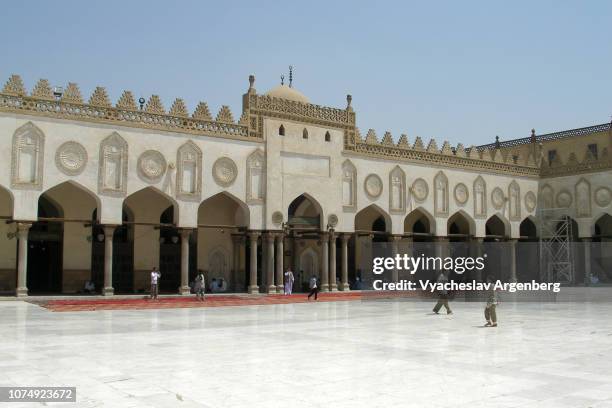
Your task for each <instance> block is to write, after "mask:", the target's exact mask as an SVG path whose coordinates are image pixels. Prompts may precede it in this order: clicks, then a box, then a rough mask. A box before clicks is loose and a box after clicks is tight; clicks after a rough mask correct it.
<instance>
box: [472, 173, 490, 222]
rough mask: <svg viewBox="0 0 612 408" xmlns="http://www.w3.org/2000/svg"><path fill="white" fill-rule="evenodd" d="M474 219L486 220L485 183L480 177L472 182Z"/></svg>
mask: <svg viewBox="0 0 612 408" xmlns="http://www.w3.org/2000/svg"><path fill="white" fill-rule="evenodd" d="M474 217H475V218H483V219H484V218H487V183H486V182H485V181H484V179H483V178H482V177H481V176H478V177H476V180H474Z"/></svg>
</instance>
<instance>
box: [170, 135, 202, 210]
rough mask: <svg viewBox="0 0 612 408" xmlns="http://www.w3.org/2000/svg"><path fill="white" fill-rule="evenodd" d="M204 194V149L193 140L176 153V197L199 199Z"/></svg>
mask: <svg viewBox="0 0 612 408" xmlns="http://www.w3.org/2000/svg"><path fill="white" fill-rule="evenodd" d="M201 195H202V150H200V148H199V147H198V146H197V145H196V144H195V143H194V142H192V141H191V140H190V141H188V142H186V143H185V144H183V145H182V146H181V147H179V149H178V151H177V154H176V197H177V198H178V199H181V200H185V201H196V200H199V199H200V197H201Z"/></svg>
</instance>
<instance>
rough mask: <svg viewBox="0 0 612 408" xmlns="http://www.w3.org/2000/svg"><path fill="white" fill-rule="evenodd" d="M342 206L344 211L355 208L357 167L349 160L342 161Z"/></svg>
mask: <svg viewBox="0 0 612 408" xmlns="http://www.w3.org/2000/svg"><path fill="white" fill-rule="evenodd" d="M342 208H343V210H344V211H355V209H356V208H357V169H356V168H355V166H354V165H353V163H351V161H350V160H346V161H345V162H344V163H342Z"/></svg>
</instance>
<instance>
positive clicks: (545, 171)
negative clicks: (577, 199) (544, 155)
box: [540, 148, 612, 177]
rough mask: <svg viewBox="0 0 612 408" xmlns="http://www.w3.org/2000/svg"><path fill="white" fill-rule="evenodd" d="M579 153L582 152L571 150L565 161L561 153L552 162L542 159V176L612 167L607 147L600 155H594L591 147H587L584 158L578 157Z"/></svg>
mask: <svg viewBox="0 0 612 408" xmlns="http://www.w3.org/2000/svg"><path fill="white" fill-rule="evenodd" d="M578 154H580V153H576V152H571V153H570V155H569V156H568V158H567V161H566V162H565V163H564V162H563V160H562V159H561V158H560V157H559V155H557V158H556V160H554V161H553V162H552V163H548V162H547V161H545V160H542V162H541V163H542V167H541V170H540V175H541V176H542V177H558V176H565V175H571V174H582V173H589V172H593V171H601V170H606V169H612V157H610V154H609V152H608V149H607V148H603V149H602V151H601V154H600V155H599V157H595V156H593V154H591V152H590V151H589V149H586V151H585V153H584V155H583V159H582V160H579V159H578V157H579V156H578Z"/></svg>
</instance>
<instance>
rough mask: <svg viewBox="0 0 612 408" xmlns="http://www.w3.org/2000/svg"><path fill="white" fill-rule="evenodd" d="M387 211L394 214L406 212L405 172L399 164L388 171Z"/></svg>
mask: <svg viewBox="0 0 612 408" xmlns="http://www.w3.org/2000/svg"><path fill="white" fill-rule="evenodd" d="M389 211H390V212H391V213H395V214H404V213H405V212H406V173H404V170H402V168H401V167H400V166H395V167H394V168H393V169H392V170H391V171H390V172H389Z"/></svg>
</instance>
